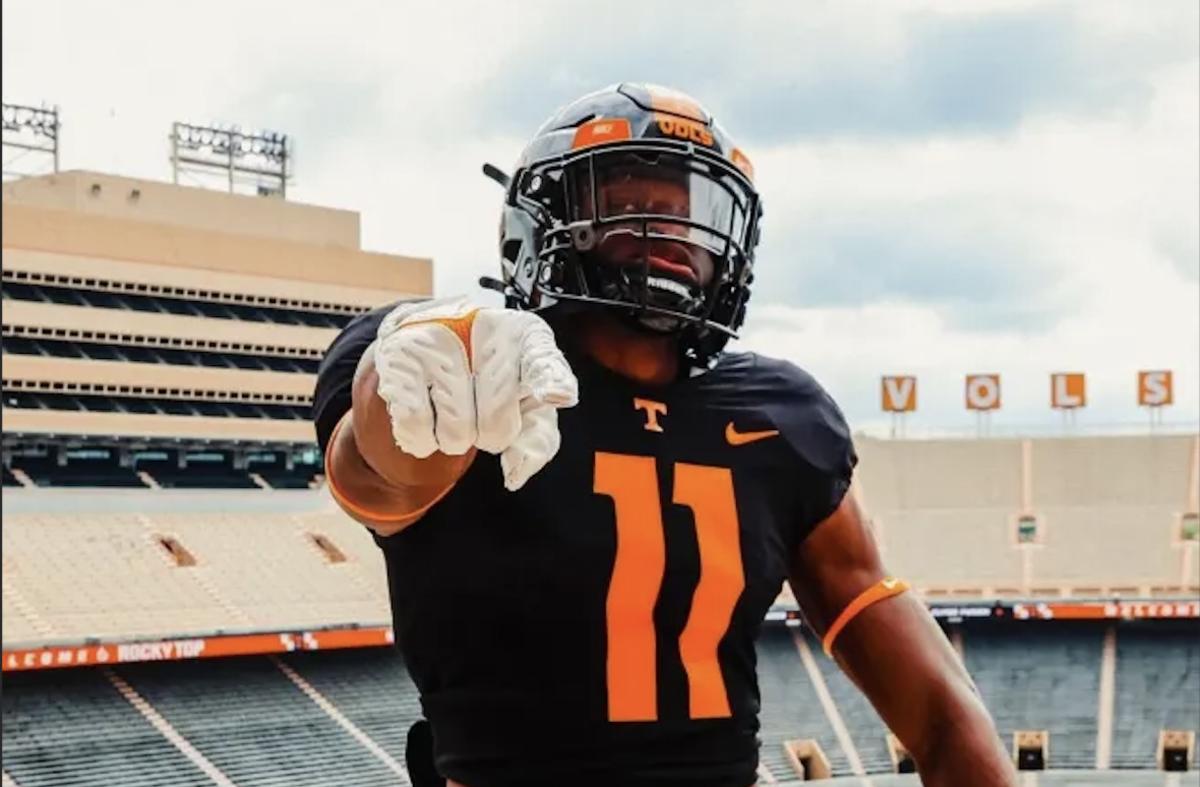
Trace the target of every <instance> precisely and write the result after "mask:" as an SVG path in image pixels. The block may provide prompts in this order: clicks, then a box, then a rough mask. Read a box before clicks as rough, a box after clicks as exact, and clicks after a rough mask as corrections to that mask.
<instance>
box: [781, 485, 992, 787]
mask: <svg viewBox="0 0 1200 787" xmlns="http://www.w3.org/2000/svg"><path fill="white" fill-rule="evenodd" d="M791 573H792V576H791V584H792V589H793V592H794V593H795V596H796V599H797V601H798V602H799V604H800V607H801V609H802V610H803V612H804V615H805V617H806V618H807V620H808V622H809V624H810V625H812V626H813V627H814V628H815V629H816V631H817V632H818V633H819V634H821V635H822V636H824V634H825V633H826V631H827V630H828V628H829V627H830V626H831V625H832V624H833V623H834V621H835V620H836V619H837V618H838V616H839V615H840V614H841V613H842V611H843V610H845V609H846V608H847V606H849V605H850V603H851V602H852V601H853V600H854V599H855V598H857V597H859V595H860V594H861V593H863V591H865V590H867V589H868V588H871V587H872V586H875V585H876V584H877V583H879V582H880V581H881V580H883V579H885V578H886V577H887V573H886V572H885V571H884V568H883V565H882V562H881V560H880V557H879V550H878V548H877V547H876V545H875V540H874V538H873V537H872V535H871V531H870V529H869V527H868V526H867V524H866V523H865V522H864V521H863V519H862V516H861V513H860V511H859V509H858V506H857V504H856V503H855V501H854V499H853V496H852V495H849V494H847V495H846V496H845V498H844V499H843V500H842V502H841V504H840V505H839V507H838V508H837V510H836V511H834V513H833V514H831V515H830V516H829V517H828V518H827V519H826V520H825V521H823V522H822V523H821V524H820V525H818V526H817V528H816V529H815V530H814V531H813V532H812V533H811V534H810V535H809V536H808V538H807V539H805V540H804V542H803V543H802V544H801V545H800V547H799V548H798V549H797V551H796V554H795V555H794V557H793V561H792V572H791ZM832 648H833V654H834V657H835V658H836V659H837V662H838V664H839V665H840V666H841V667H842V669H843V670H844V671H845V672H846V674H847V675H849V676H850V678H851V679H852V680H853V681H854V682H855V684H857V685H858V687H859V688H860V689H861V690H862V692H863V693H864V694H865V695H866V696H867V698H868V699H869V700H870V701H871V703H872V704H873V705H874V706H875V709H876V710H877V711H878V712H879V715H880V716H881V717H883V720H884V721H885V722H886V723H887V725H888V727H889V728H890V729H891V730H892V732H893V733H894V734H895V735H896V737H897V738H899V739H900V741H901V742H902V743H903V744H904V746H905V747H906V748H907V749H908V751H909V752H910V753H911V754H912V756H913V759H914V760H915V761H916V764H917V770H918V771H919V773H920V775H921V780H922V783H923V784H925V785H926V787H958V786H960V785H964V784H970V785H973V786H974V787H1013V785H1015V784H1016V774H1015V772H1014V770H1013V767H1012V765H1011V763H1010V762H1009V759H1008V757H1007V755H1006V754H1005V752H1004V750H1003V749H1002V748H1001V746H1000V741H999V737H998V736H997V734H996V730H995V726H994V725H993V723H992V720H991V717H990V716H989V715H988V712H987V709H986V708H984V706H983V702H982V701H981V700H980V698H979V694H978V692H977V691H976V689H975V686H974V683H973V682H972V681H971V677H970V676H969V675H968V674H967V671H966V669H965V668H964V667H963V665H962V663H961V661H960V660H959V658H958V656H957V654H956V653H955V652H954V649H953V648H952V647H951V646H950V643H949V641H947V639H946V637H945V635H944V634H943V633H942V631H941V630H940V629H939V628H938V626H937V624H936V623H935V622H934V620H933V618H932V616H931V615H930V614H929V612H928V610H926V609H925V606H924V605H923V604H922V603H921V602H920V600H918V599H917V598H916V597H915V595H914V594H913V593H911V592H906V593H901V594H899V595H895V596H892V597H890V598H887V599H885V600H883V601H879V602H878V603H875V604H872V605H870V606H867V607H866V608H864V609H863V610H862V611H861V612H859V613H858V614H857V615H855V616H854V617H853V619H851V620H850V621H849V622H848V623H847V624H846V625H845V627H844V628H842V629H841V631H840V633H838V634H837V638H836V640H835V641H834V643H833V646H832Z"/></svg>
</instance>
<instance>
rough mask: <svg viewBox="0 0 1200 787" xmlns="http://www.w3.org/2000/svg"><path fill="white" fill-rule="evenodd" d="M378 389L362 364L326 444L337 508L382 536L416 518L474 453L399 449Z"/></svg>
mask: <svg viewBox="0 0 1200 787" xmlns="http://www.w3.org/2000/svg"><path fill="white" fill-rule="evenodd" d="M377 385H378V377H377V376H376V374H375V371H374V366H373V364H369V363H368V364H364V366H363V367H362V368H360V370H359V374H358V375H357V376H356V378H355V383H354V392H353V405H352V409H351V412H350V413H349V414H348V415H347V417H346V418H345V419H344V420H343V421H342V423H341V424H340V425H339V427H338V428H337V430H336V431H335V433H334V435H333V438H332V440H331V441H330V445H329V449H328V450H329V455H328V472H329V478H330V487H331V492H332V493H333V496H334V499H335V500H336V501H337V502H338V504H339V505H340V506H341V508H342V509H343V510H344V511H346V513H348V514H350V516H352V517H354V518H355V519H356V520H358V521H359V522H362V523H363V524H365V525H367V526H368V527H370V528H371V529H372V530H374V531H375V532H377V533H379V534H380V535H385V536H386V535H391V534H393V533H396V532H399V531H400V530H403V529H404V528H405V527H407V526H409V525H411V524H413V523H414V522H416V521H417V520H418V519H420V515H421V514H422V513H424V511H425V510H426V509H428V508H429V507H430V506H431V505H432V504H433V503H435V502H437V500H439V499H440V498H441V497H442V496H443V495H444V494H446V492H447V491H448V490H449V489H450V488H451V487H453V486H454V484H455V483H457V482H458V480H459V479H460V478H461V477H462V475H463V473H465V472H466V470H467V468H468V467H470V465H471V462H472V460H473V459H474V457H475V451H474V450H471V451H469V452H467V453H466V454H463V455H461V456H448V455H446V454H443V453H435V454H432V455H431V456H429V457H426V458H424V459H418V458H417V457H415V456H412V455H410V454H406V453H405V452H404V451H402V450H400V448H399V447H397V446H396V444H395V442H394V441H393V439H392V435H391V426H390V421H389V419H388V414H387V407H386V405H385V404H384V402H383V400H382V399H380V398H379V397H378V396H377V395H375V389H376V387H377Z"/></svg>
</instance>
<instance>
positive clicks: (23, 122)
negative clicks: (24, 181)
mask: <svg viewBox="0 0 1200 787" xmlns="http://www.w3.org/2000/svg"><path fill="white" fill-rule="evenodd" d="M58 129H59V123H58V107H54V108H53V109H47V108H45V107H29V106H24V105H22V104H10V103H8V102H7V101H6V102H4V179H5V180H15V179H17V178H24V177H28V176H30V175H44V174H46V173H45V171H44V170H41V171H39V170H37V169H34V170H26V169H25V168H21V169H14V168H13V165H14V164H15V163H16V162H17V161H19V160H20V159H23V158H25V156H28V155H29V154H30V153H33V154H37V155H36V157H35V158H38V159H40V160H42V161H43V162H44V161H45V160H46V158H47V157H48V158H49V159H50V161H51V164H52V166H53V169H52V170H51V171H52V172H58ZM10 150H15V151H19V152H18V153H16V154H15V155H14V156H13V157H12V158H9V157H8V153H9V151H10Z"/></svg>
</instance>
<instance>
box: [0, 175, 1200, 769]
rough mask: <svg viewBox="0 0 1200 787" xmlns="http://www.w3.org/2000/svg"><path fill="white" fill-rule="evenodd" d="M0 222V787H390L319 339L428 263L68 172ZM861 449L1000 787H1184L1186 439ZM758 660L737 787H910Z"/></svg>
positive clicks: (399, 669)
mask: <svg viewBox="0 0 1200 787" xmlns="http://www.w3.org/2000/svg"><path fill="white" fill-rule="evenodd" d="M3 199H4V201H3V221H4V239H3V284H2V289H3V304H4V308H3V406H4V409H3V415H4V430H3V459H4V491H3V495H4V497H3V509H4V512H3V522H2V532H3V561H4V562H3V670H4V673H3V675H4V691H3V744H4V751H3V783H4V784H5V785H24V786H25V787H34V786H35V785H68V784H69V785H84V784H89V785H90V784H96V785H111V784H121V785H157V784H197V785H199V784H209V783H216V784H222V785H229V784H236V785H267V784H283V783H286V784H338V785H385V784H387V785H390V784H407V783H408V777H407V773H406V771H405V766H404V762H405V752H404V746H405V733H406V731H407V729H408V726H409V724H410V723H411V722H412V721H413V720H415V719H416V718H418V717H419V714H420V708H419V703H418V698H417V695H416V690H415V689H414V688H413V686H412V684H411V681H410V680H409V678H408V676H407V674H406V670H405V666H404V663H403V661H402V659H401V658H400V657H399V656H398V655H397V653H396V652H395V650H394V649H393V648H392V647H391V645H392V644H393V641H392V632H391V629H390V625H389V620H390V617H389V609H388V595H387V588H386V577H385V574H384V570H383V561H382V559H381V557H380V555H379V551H378V549H376V547H375V545H374V544H373V543H372V541H371V538H370V537H369V534H368V533H367V531H366V530H365V529H364V528H363V527H361V526H360V525H358V524H356V523H354V522H353V521H352V520H350V519H349V518H347V517H346V516H345V515H344V514H342V513H341V512H340V510H339V509H338V508H337V507H336V506H335V505H334V504H333V502H332V501H331V499H330V497H329V495H328V494H327V493H326V491H325V490H324V489H323V482H324V479H323V476H322V467H321V464H320V461H319V457H318V456H317V451H316V448H315V443H314V435H313V431H312V425H311V423H310V421H309V420H308V412H307V408H308V405H309V404H310V397H311V392H312V388H313V382H314V373H315V371H316V368H317V365H318V363H319V360H320V358H321V356H322V353H323V352H324V349H325V348H326V347H327V346H328V344H329V342H330V341H331V340H332V338H333V337H334V336H335V335H336V333H337V331H338V329H339V328H340V327H341V326H343V325H345V324H346V322H347V321H348V320H349V319H350V318H351V317H352V316H353V315H355V314H358V313H361V312H363V311H366V310H367V309H369V308H371V307H374V306H377V305H380V304H383V303H387V302H390V301H394V300H397V299H403V298H417V297H421V296H426V295H428V294H429V293H430V291H431V286H432V275H431V269H432V261H431V260H428V259H418V258H408V257H399V256H394V255H384V254H378V253H372V252H365V251H362V250H361V249H360V242H359V225H358V216H357V215H356V214H354V213H350V212H347V211H342V210H335V209H328V208H319V207H313V206H309V205H303V204H297V203H293V202H289V201H286V200H284V199H281V198H279V197H278V196H277V195H273V194H268V195H264V196H256V195H241V194H226V193H221V192H218V191H212V190H206V189H199V188H193V187H186V186H179V185H172V184H164V183H156V182H151V181H145V180H135V179H130V178H124V177H117V176H113V175H106V174H99V173H94V172H87V171H70V172H62V173H54V174H50V175H44V176H39V177H29V178H23V179H20V180H15V181H12V182H9V183H6V184H5V186H4V195H3ZM856 445H857V448H858V451H859V454H860V459H861V463H860V467H859V472H858V474H857V475H856V481H855V486H854V488H853V490H852V493H853V494H854V495H856V497H857V498H858V501H859V503H860V504H861V506H862V507H863V508H864V510H865V511H866V512H867V513H868V515H869V517H870V521H871V523H872V525H873V527H874V529H875V532H876V536H877V538H878V539H879V541H880V543H881V545H882V548H883V550H884V554H885V558H886V560H887V561H888V563H889V565H890V566H891V567H892V568H893V570H894V571H895V572H897V574H899V575H903V576H905V577H907V578H908V579H909V580H910V582H912V583H913V585H914V587H915V588H916V589H917V590H918V592H919V593H920V594H921V596H922V598H923V599H924V600H925V602H926V603H927V604H928V606H929V608H930V609H931V610H932V612H933V614H934V616H935V618H936V619H937V620H938V621H939V623H940V624H941V625H942V627H943V628H944V630H945V632H946V634H947V636H948V637H949V639H950V640H951V642H952V643H953V645H954V647H955V649H956V650H957V651H958V653H959V654H960V656H961V657H962V659H963V661H964V663H965V664H966V666H967V668H968V670H969V671H970V673H971V674H972V676H973V677H974V679H975V681H976V683H977V684H978V687H979V689H980V691H981V693H982V694H983V697H984V699H985V701H986V703H987V706H988V708H989V709H990V710H991V712H992V713H993V715H994V718H995V720H996V724H997V727H998V730H999V733H1000V736H1001V739H1002V742H1003V745H1004V746H1005V748H1006V749H1008V750H1011V752H1012V756H1013V758H1014V761H1015V762H1016V763H1017V764H1018V767H1019V768H1020V769H1021V770H1022V771H1023V772H1024V773H1025V776H1026V777H1027V780H1026V782H1024V783H1027V784H1064V785H1065V784H1147V785H1150V784H1197V783H1200V781H1197V778H1200V772H1197V771H1196V768H1197V764H1198V758H1197V757H1196V755H1195V737H1196V732H1197V730H1200V639H1198V638H1197V636H1196V630H1197V629H1196V626H1197V620H1198V619H1200V558H1198V556H1197V547H1198V546H1200V542H1198V540H1197V539H1198V530H1200V527H1198V523H1197V510H1198V504H1197V494H1198V491H1200V483H1198V480H1197V473H1198V472H1200V455H1198V451H1200V438H1198V436H1197V435H1196V434H1194V433H1178V432H1171V431H1166V432H1160V433H1157V434H1140V435H1125V436H1088V437H1083V436H1061V437H1036V438H1032V437H1031V438H1019V437H1004V438H974V437H972V438H958V439H883V438H878V437H869V436H865V435H860V436H857V437H856ZM480 614H481V615H486V614H488V611H487V610H486V609H481V610H480ZM448 625H456V626H470V625H471V621H470V620H461V621H452V622H450V623H449V624H448ZM758 658H759V674H760V682H761V693H762V723H763V727H762V731H761V741H762V748H761V767H760V772H759V775H760V783H761V784H790V783H797V782H799V781H805V780H817V779H825V778H828V777H833V778H834V779H835V780H837V779H840V780H841V781H842V782H843V783H846V784H874V785H878V786H879V787H883V785H889V784H916V783H917V782H916V781H915V776H912V775H904V774H905V772H906V771H911V770H912V761H911V759H909V758H908V755H907V753H906V752H905V751H904V750H903V747H902V746H900V745H899V743H898V742H897V741H896V739H895V738H894V737H892V736H891V735H890V734H889V732H888V730H887V729H886V727H885V726H884V724H883V723H882V722H881V721H880V719H879V717H878V716H877V715H876V714H875V712H874V711H873V710H872V709H871V707H870V706H869V705H868V704H867V702H866V700H864V699H863V697H862V696H861V695H860V694H859V693H858V691H857V689H856V688H855V687H854V686H853V685H852V684H851V683H850V682H849V680H848V679H847V678H846V677H845V676H844V675H843V674H842V673H841V672H840V670H839V669H838V668H837V666H836V665H835V664H834V663H833V662H832V661H831V660H830V659H828V658H827V657H826V656H825V655H824V653H823V652H822V650H821V647H820V644H819V642H817V641H816V640H815V639H814V638H813V636H812V634H811V632H810V631H808V630H807V629H806V628H805V627H804V626H803V625H802V624H801V619H800V615H799V612H798V610H797V608H796V604H795V601H794V600H793V599H792V598H791V596H790V594H788V593H781V594H780V597H779V599H778V600H777V602H776V604H775V606H774V607H773V608H772V610H771V612H770V613H769V615H768V617H767V620H766V621H765V623H764V631H763V634H762V637H761V640H760V644H759V649H758ZM1189 768H1190V769H1191V770H1192V772H1191V773H1190V774H1187V773H1180V771H1186V770H1187V769H1189ZM891 774H896V775H894V776H893V775H891ZM1189 779H1190V780H1191V781H1189Z"/></svg>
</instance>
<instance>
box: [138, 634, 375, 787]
mask: <svg viewBox="0 0 1200 787" xmlns="http://www.w3.org/2000/svg"><path fill="white" fill-rule="evenodd" d="M119 671H120V673H121V675H122V676H123V677H125V678H126V680H128V682H129V684H130V685H131V686H132V687H133V688H134V689H135V690H136V691H137V692H138V693H139V694H141V695H142V696H143V697H144V698H145V699H146V701H147V702H149V703H151V704H152V705H153V706H154V707H155V708H156V709H157V710H158V712H159V713H161V714H162V716H163V718H164V719H166V720H167V722H169V723H170V724H171V725H172V726H173V727H175V729H177V730H178V731H179V733H180V734H181V735H183V736H184V737H185V738H186V739H187V740H188V741H189V742H191V744H192V745H193V746H195V747H196V749H197V750H199V751H200V753H201V754H203V755H204V756H205V757H207V758H208V760H209V761H210V762H212V763H213V765H215V766H216V767H217V768H219V769H220V770H221V771H222V772H224V773H225V774H226V775H228V776H229V778H230V779H231V780H232V781H233V782H234V783H235V784H320V783H325V784H354V785H363V787H370V786H371V785H379V786H380V787H383V785H389V786H390V785H395V784H396V783H397V781H398V779H397V776H396V774H394V773H393V772H391V771H390V770H388V769H387V768H386V767H385V766H384V764H383V763H382V762H380V760H378V759H377V758H375V757H373V756H372V755H371V754H370V753H369V752H368V751H367V750H366V749H365V748H364V747H363V746H362V745H361V744H359V743H358V742H357V741H356V740H354V738H352V737H351V736H350V734H349V733H347V732H346V730H345V729H343V728H342V727H341V726H339V725H338V724H337V723H336V722H335V721H334V720H333V719H332V718H330V717H329V716H328V715H327V714H325V713H324V712H323V711H322V710H321V709H320V708H319V707H318V706H317V705H316V704H315V703H313V702H312V701H311V700H310V699H309V698H308V697H306V696H305V695H304V694H303V693H301V691H300V690H299V689H298V688H297V687H296V686H295V685H294V684H293V683H292V682H291V681H290V680H289V679H288V678H287V676H285V675H284V674H283V673H282V672H281V671H280V670H279V668H278V667H277V666H276V665H275V663H274V661H272V660H270V659H266V658H239V659H225V660H222V662H221V663H220V665H219V667H218V666H216V665H214V667H212V668H208V669H195V668H194V667H193V666H192V665H189V664H173V663H165V664H143V665H139V666H137V667H132V668H121V669H120V670H119ZM250 697H253V702H248V701H247V698H250Z"/></svg>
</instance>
